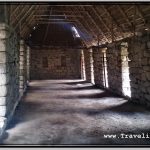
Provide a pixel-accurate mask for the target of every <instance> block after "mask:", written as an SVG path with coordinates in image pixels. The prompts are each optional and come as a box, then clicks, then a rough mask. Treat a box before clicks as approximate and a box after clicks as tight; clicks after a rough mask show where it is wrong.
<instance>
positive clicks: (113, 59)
mask: <svg viewBox="0 0 150 150" xmlns="http://www.w3.org/2000/svg"><path fill="white" fill-rule="evenodd" d="M107 66H108V84H109V89H110V90H111V91H112V92H114V93H117V94H122V69H121V50H120V43H119V44H118V43H113V44H111V45H109V46H108V47H107Z"/></svg>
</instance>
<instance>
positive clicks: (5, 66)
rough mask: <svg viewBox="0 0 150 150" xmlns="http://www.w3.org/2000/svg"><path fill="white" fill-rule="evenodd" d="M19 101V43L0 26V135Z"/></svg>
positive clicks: (6, 28) (14, 36)
mask: <svg viewBox="0 0 150 150" xmlns="http://www.w3.org/2000/svg"><path fill="white" fill-rule="evenodd" d="M18 100H19V43H18V38H17V35H16V34H15V32H13V33H12V32H11V28H10V27H9V26H7V25H6V24H0V134H2V131H3V129H4V128H5V126H6V123H7V122H8V121H9V119H10V118H11V116H12V114H13V112H14V110H15V107H16V105H17V103H18Z"/></svg>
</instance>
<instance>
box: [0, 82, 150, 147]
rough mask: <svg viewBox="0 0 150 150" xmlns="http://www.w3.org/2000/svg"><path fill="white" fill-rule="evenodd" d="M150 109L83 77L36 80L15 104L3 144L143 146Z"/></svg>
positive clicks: (145, 141)
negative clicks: (114, 135) (133, 135)
mask: <svg viewBox="0 0 150 150" xmlns="http://www.w3.org/2000/svg"><path fill="white" fill-rule="evenodd" d="M149 124H150V111H148V110H146V108H144V107H142V106H140V105H135V104H134V105H133V104H132V103H130V102H129V101H127V100H125V99H124V98H122V97H119V96H117V95H113V94H111V93H109V92H107V91H103V90H102V89H97V88H96V87H94V86H93V85H92V84H91V83H88V82H85V81H83V80H34V81H31V82H30V84H29V90H28V92H27V93H26V95H25V96H24V98H23V99H22V101H21V102H20V103H19V105H18V106H17V108H16V111H15V114H14V117H13V119H12V120H11V122H10V123H9V125H8V126H7V128H6V131H5V133H4V135H3V140H2V141H1V144H7V145H20V144H21V145H24V144H25V145H78V144H80V145H85V144H86V145H88V144H90V145H97V144H98V145H115V144H117V145H120V144H121V145H143V144H144V145H147V144H150V139H148V138H147V139H144V138H142V139H140V138H130V139H129V138H125V139H123V138H118V137H117V138H104V135H107V134H110V135H111V134H116V135H117V136H119V135H120V134H123V133H124V134H142V133H145V134H147V133H148V131H150V126H149Z"/></svg>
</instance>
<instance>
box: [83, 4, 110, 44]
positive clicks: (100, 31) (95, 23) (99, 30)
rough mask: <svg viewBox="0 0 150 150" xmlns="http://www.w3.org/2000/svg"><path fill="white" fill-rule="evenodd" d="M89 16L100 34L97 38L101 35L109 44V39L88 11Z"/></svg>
mask: <svg viewBox="0 0 150 150" xmlns="http://www.w3.org/2000/svg"><path fill="white" fill-rule="evenodd" d="M82 8H83V9H84V10H85V8H84V7H82ZM86 14H87V15H88V17H89V18H90V20H91V21H92V23H93V24H94V25H95V27H96V29H97V31H98V34H97V35H96V36H98V35H99V34H101V35H102V36H103V37H104V38H105V41H106V42H108V41H109V40H108V39H107V37H106V36H105V34H104V32H103V31H102V30H101V28H100V27H99V26H98V25H97V22H96V21H95V20H94V18H93V17H92V16H91V14H90V13H89V12H88V11H87V13H86Z"/></svg>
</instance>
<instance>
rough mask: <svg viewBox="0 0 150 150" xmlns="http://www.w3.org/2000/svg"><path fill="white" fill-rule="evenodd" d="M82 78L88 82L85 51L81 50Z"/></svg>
mask: <svg viewBox="0 0 150 150" xmlns="http://www.w3.org/2000/svg"><path fill="white" fill-rule="evenodd" d="M81 78H82V79H83V80H86V73H85V58H84V51H83V50H81Z"/></svg>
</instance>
